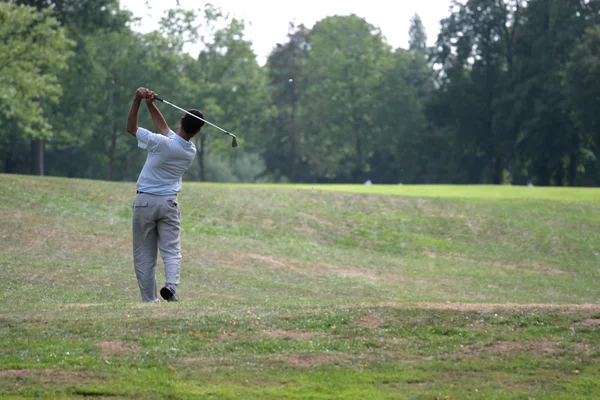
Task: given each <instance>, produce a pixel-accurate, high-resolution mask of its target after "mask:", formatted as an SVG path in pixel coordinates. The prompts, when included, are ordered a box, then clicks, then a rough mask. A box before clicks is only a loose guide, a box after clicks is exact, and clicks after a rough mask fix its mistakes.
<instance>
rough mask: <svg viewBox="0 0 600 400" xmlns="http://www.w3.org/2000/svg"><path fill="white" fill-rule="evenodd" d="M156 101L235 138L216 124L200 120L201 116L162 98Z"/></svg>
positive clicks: (157, 98)
mask: <svg viewBox="0 0 600 400" xmlns="http://www.w3.org/2000/svg"><path fill="white" fill-rule="evenodd" d="M155 99H156V100H158V101H160V102H161V103H165V104H168V105H170V106H171V107H175V108H176V109H178V110H179V111H183V112H184V113H186V114H187V115H191V116H192V117H194V118H198V119H199V120H200V121H202V122H206V123H207V124H209V125H210V126H212V127H214V128H217V129H218V130H220V131H221V132H223V133H226V134H228V135H229V136H231V137H233V138H235V135H234V134H233V133H231V132H227V131H226V130H225V129H223V128H219V127H218V126H217V125H215V124H213V123H211V122H208V121H207V120H205V119H202V118H200V117H199V116H197V115H194V114H192V113H191V112H188V111H186V110H184V109H183V108H181V107H178V106H176V105H175V104H173V103H171V102H169V101H167V100H164V99H161V98H160V97H156V98H155Z"/></svg>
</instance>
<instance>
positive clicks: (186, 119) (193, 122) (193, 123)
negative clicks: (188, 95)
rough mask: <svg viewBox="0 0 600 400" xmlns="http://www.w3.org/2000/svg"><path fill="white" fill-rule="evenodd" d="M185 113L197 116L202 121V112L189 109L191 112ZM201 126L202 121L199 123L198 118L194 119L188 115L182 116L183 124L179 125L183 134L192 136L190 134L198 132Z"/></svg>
mask: <svg viewBox="0 0 600 400" xmlns="http://www.w3.org/2000/svg"><path fill="white" fill-rule="evenodd" d="M187 111H188V112H189V113H192V114H194V115H197V116H198V117H200V118H202V119H204V114H202V112H201V111H199V110H195V109H191V110H187ZM203 125H204V121H200V120H199V119H198V118H194V117H192V116H191V115H188V114H185V115H184V116H183V122H182V123H181V127H182V128H183V130H184V131H185V133H187V134H188V135H192V134H194V133H196V131H197V130H199V129H200V128H202V126H203Z"/></svg>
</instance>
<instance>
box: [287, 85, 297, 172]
mask: <svg viewBox="0 0 600 400" xmlns="http://www.w3.org/2000/svg"><path fill="white" fill-rule="evenodd" d="M291 91H292V93H291V96H292V111H291V116H290V158H289V163H290V166H289V169H290V181H291V182H295V181H296V159H297V157H296V151H297V150H296V123H295V120H296V85H295V83H294V81H292V82H291Z"/></svg>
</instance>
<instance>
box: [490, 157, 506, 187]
mask: <svg viewBox="0 0 600 400" xmlns="http://www.w3.org/2000/svg"><path fill="white" fill-rule="evenodd" d="M492 183H493V184H494V185H501V184H503V183H504V163H503V162H502V157H500V156H496V157H495V158H494V175H493V176H492Z"/></svg>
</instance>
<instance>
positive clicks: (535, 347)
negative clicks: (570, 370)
mask: <svg viewBox="0 0 600 400" xmlns="http://www.w3.org/2000/svg"><path fill="white" fill-rule="evenodd" d="M559 350H560V348H559V345H558V343H556V342H549V341H542V342H499V343H495V344H492V345H490V346H464V347H463V348H461V350H460V353H461V354H462V353H465V354H467V355H475V356H477V355H479V354H481V353H485V352H487V353H497V354H503V355H509V354H514V353H521V352H526V353H537V354H555V353H557V352H558V351H559Z"/></svg>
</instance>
